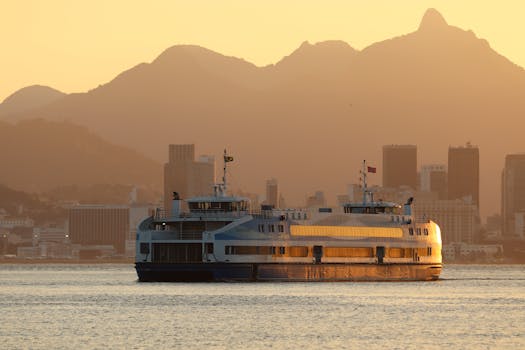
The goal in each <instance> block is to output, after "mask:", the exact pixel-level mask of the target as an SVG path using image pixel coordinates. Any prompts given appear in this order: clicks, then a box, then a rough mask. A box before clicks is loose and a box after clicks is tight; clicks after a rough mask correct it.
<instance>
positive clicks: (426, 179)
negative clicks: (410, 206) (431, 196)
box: [420, 164, 448, 199]
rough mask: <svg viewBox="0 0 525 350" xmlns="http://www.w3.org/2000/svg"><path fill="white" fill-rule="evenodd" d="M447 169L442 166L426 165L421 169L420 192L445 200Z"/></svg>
mask: <svg viewBox="0 0 525 350" xmlns="http://www.w3.org/2000/svg"><path fill="white" fill-rule="evenodd" d="M447 177H448V175H447V169H446V166H445V165H443V164H428V165H423V166H422V167H421V172H420V191H421V192H433V193H436V194H437V198H438V199H447V190H448V188H447Z"/></svg>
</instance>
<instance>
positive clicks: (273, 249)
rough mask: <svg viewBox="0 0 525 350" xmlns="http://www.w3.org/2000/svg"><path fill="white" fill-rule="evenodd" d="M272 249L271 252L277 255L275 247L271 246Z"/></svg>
mask: <svg viewBox="0 0 525 350" xmlns="http://www.w3.org/2000/svg"><path fill="white" fill-rule="evenodd" d="M270 251H271V253H272V254H273V255H275V251H276V249H275V247H271V249H270Z"/></svg>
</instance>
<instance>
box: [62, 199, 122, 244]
mask: <svg viewBox="0 0 525 350" xmlns="http://www.w3.org/2000/svg"><path fill="white" fill-rule="evenodd" d="M129 211H130V210H129V207H126V206H110V205H79V206H74V207H71V208H70V209H69V238H70V240H71V243H76V244H80V245H82V246H89V245H106V246H107V245H112V246H113V248H114V249H115V251H116V252H117V253H118V254H124V252H125V242H126V238H127V237H128V236H129V232H130V228H129V226H130V224H129V217H130V215H129Z"/></svg>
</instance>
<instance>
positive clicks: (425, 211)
mask: <svg viewBox="0 0 525 350" xmlns="http://www.w3.org/2000/svg"><path fill="white" fill-rule="evenodd" d="M414 211H415V214H416V218H417V219H418V220H428V219H430V220H433V221H435V222H436V223H437V224H438V225H439V227H440V228H441V236H442V240H443V244H444V245H447V244H450V243H453V242H455V243H459V242H463V243H474V242H475V241H476V239H477V233H478V232H479V228H480V219H479V214H478V208H477V206H476V205H475V204H474V203H472V202H471V201H470V200H467V199H464V200H462V199H454V200H424V199H418V200H416V201H415V202H414Z"/></svg>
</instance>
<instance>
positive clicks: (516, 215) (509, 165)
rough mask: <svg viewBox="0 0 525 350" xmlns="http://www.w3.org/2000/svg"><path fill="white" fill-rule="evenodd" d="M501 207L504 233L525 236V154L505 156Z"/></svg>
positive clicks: (507, 235) (515, 236) (510, 236)
mask: <svg viewBox="0 0 525 350" xmlns="http://www.w3.org/2000/svg"><path fill="white" fill-rule="evenodd" d="M501 209H502V214H501V216H502V220H503V235H504V236H505V237H509V238H512V237H514V238H517V237H520V238H525V236H524V235H525V232H524V223H523V221H524V216H525V154H509V155H507V156H506V157H505V169H504V170H503V176H502V208H501Z"/></svg>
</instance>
